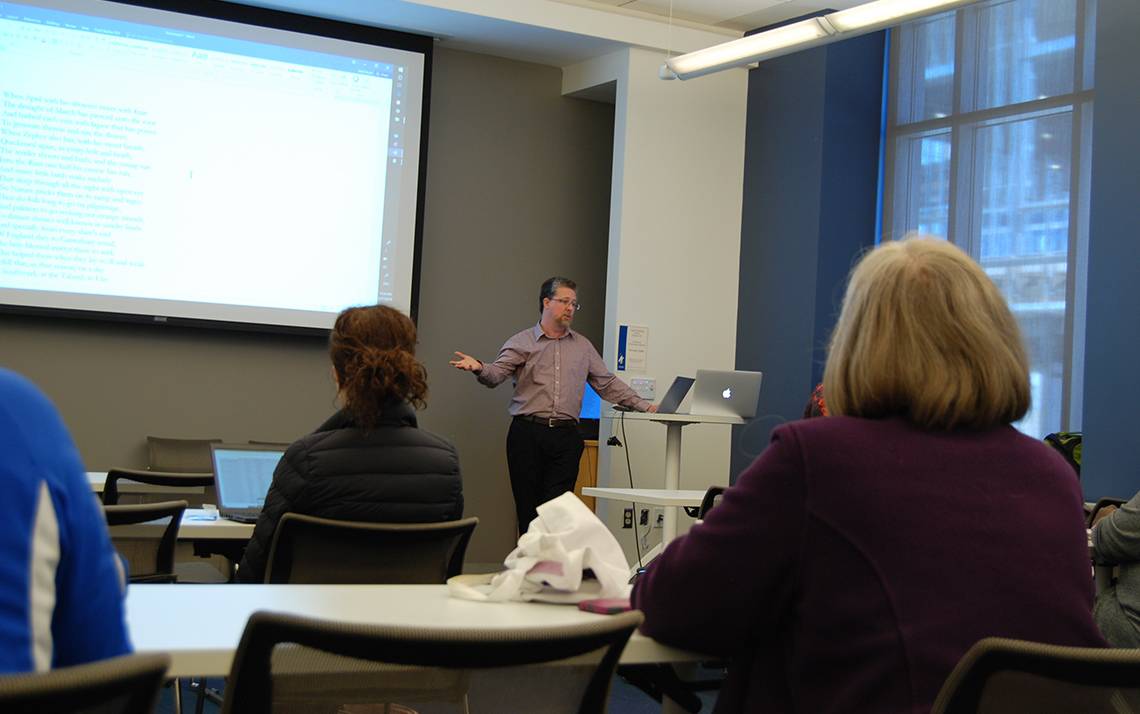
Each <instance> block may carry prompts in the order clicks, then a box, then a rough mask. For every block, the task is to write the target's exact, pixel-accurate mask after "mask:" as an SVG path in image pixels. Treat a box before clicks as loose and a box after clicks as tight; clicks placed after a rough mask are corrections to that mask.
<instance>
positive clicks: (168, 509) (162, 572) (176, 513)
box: [103, 501, 187, 583]
mask: <svg viewBox="0 0 1140 714" xmlns="http://www.w3.org/2000/svg"><path fill="white" fill-rule="evenodd" d="M186 508H187V503H186V501H162V502H160V503H140V504H134V505H129V506H107V505H104V506H103V515H104V516H105V517H106V518H107V525H108V526H111V527H112V528H113V527H114V526H126V525H131V524H134V523H146V522H147V521H154V520H158V519H159V518H169V519H170V522H169V523H167V524H166V528H165V529H164V530H163V531H162V537H161V538H137V539H133V544H134V545H145V546H147V548H148V549H149V552H148V553H147V554H146V555H144V554H142V553H139V552H137V550H136V551H135V552H133V553H132V554H133V555H134V556H135V557H134V558H132V559H131V560H132V568H131V582H132V583H158V582H168V583H173V582H176V581H177V578H176V577H175V575H174V544H175V543H176V542H177V540H178V527H179V526H180V525H181V523H182V514H183V513H184V512H185V511H186ZM114 537H115V531H114V530H112V531H111V538H112V539H114ZM152 545H153V548H152V547H151V546H152ZM147 556H149V557H147ZM143 558H145V559H146V562H145V565H143V567H142V572H135V567H136V566H138V565H140V564H141V562H140V561H142V559H143Z"/></svg>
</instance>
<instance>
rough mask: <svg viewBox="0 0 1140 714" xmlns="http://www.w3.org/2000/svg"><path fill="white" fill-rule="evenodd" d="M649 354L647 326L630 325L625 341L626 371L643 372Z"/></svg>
mask: <svg viewBox="0 0 1140 714" xmlns="http://www.w3.org/2000/svg"><path fill="white" fill-rule="evenodd" d="M648 355H649V328H648V327H645V326H644V325H630V326H629V332H628V333H627V336H626V342H625V369H626V371H627V372H644V371H645V366H646V364H647V360H648Z"/></svg>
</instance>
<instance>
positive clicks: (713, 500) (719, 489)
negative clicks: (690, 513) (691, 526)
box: [697, 486, 724, 520]
mask: <svg viewBox="0 0 1140 714" xmlns="http://www.w3.org/2000/svg"><path fill="white" fill-rule="evenodd" d="M723 495H724V486H709V488H708V490H707V491H705V497H704V498H702V499H701V508H700V510H699V511H697V518H700V519H702V520H703V519H704V517H705V515H706V514H707V513H708V512H709V511H710V510H712V508H713V506H715V505H717V504H718V503H720V499H721V497H722V496H723Z"/></svg>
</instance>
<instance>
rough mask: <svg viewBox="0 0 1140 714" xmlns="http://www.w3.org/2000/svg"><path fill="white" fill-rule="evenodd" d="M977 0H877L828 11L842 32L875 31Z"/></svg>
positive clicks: (832, 22)
mask: <svg viewBox="0 0 1140 714" xmlns="http://www.w3.org/2000/svg"><path fill="white" fill-rule="evenodd" d="M973 1H974V0H876V2H869V3H867V4H866V5H856V6H855V7H853V8H850V9H847V10H840V11H839V12H833V13H831V14H830V15H827V16H826V17H827V21H828V22H830V23H831V26H832V27H834V28H835V29H836V30H838V31H839V32H854V31H856V30H861V31H863V32H872V31H874V30H881V29H882V28H884V27H891V26H892V25H897V24H899V23H902V22H906V21H907V20H910V19H913V18H916V17H922V16H923V15H929V14H931V13H935V12H942V11H943V10H949V9H951V8H954V7H957V6H959V5H966V4H968V3H971V2H973Z"/></svg>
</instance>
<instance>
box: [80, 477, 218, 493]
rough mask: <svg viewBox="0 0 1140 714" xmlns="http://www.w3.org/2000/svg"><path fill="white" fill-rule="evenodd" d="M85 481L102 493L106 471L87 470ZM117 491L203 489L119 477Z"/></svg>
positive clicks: (172, 491) (163, 491)
mask: <svg viewBox="0 0 1140 714" xmlns="http://www.w3.org/2000/svg"><path fill="white" fill-rule="evenodd" d="M87 483H89V484H91V490H92V491H94V492H95V493H103V487H104V486H105V485H106V483H107V472H106V471H88V472H87ZM118 487H119V493H160V494H169V495H171V496H174V495H175V494H179V493H181V494H198V495H201V494H202V493H204V492H205V489H204V488H202V487H201V486H152V485H151V484H149V483H139V482H138V481H129V480H127V479H125V478H123V479H119V486H118Z"/></svg>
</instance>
